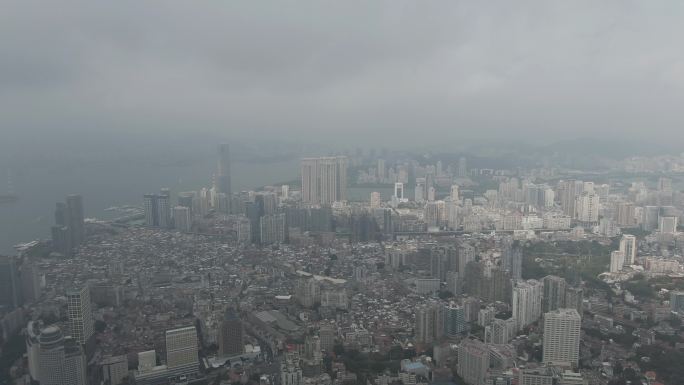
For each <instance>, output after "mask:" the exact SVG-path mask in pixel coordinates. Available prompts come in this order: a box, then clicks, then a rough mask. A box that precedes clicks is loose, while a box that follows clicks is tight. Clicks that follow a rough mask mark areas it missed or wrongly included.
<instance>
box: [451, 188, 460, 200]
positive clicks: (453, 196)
mask: <svg viewBox="0 0 684 385" xmlns="http://www.w3.org/2000/svg"><path fill="white" fill-rule="evenodd" d="M458 189H459V187H458V185H457V184H454V185H451V193H450V194H449V196H450V197H451V201H452V202H459V201H460V200H461V197H460V196H459V192H458Z"/></svg>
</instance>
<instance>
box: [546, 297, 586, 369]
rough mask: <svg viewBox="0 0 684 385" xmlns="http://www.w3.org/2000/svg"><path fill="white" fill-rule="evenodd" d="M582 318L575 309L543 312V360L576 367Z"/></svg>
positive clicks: (553, 363)
mask: <svg viewBox="0 0 684 385" xmlns="http://www.w3.org/2000/svg"><path fill="white" fill-rule="evenodd" d="M581 325H582V318H581V317H580V315H579V313H578V312H577V310H575V309H558V310H554V311H552V312H549V313H546V314H544V350H543V351H542V353H543V360H542V361H543V362H544V363H547V364H550V365H559V366H568V367H569V366H573V367H576V366H577V363H578V360H579V346H580V327H581Z"/></svg>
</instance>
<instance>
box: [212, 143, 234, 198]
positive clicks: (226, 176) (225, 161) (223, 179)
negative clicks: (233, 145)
mask: <svg viewBox="0 0 684 385" xmlns="http://www.w3.org/2000/svg"><path fill="white" fill-rule="evenodd" d="M216 187H217V189H218V192H219V193H223V194H226V195H227V196H229V197H230V195H231V193H232V191H231V186H230V148H229V146H228V144H226V143H223V144H220V145H219V147H218V165H217V169H216Z"/></svg>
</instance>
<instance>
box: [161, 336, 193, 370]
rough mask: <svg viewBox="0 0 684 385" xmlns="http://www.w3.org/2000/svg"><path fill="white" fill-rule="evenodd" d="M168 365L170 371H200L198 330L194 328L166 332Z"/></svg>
mask: <svg viewBox="0 0 684 385" xmlns="http://www.w3.org/2000/svg"><path fill="white" fill-rule="evenodd" d="M166 365H167V366H168V367H169V369H175V368H182V367H188V369H194V370H197V369H198V365H199V358H198V355H197V330H196V329H195V327H194V326H188V327H184V328H180V329H173V330H167V331H166Z"/></svg>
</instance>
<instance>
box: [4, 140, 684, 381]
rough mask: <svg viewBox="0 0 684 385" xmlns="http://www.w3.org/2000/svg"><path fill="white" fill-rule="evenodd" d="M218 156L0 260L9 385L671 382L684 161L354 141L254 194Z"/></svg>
mask: <svg viewBox="0 0 684 385" xmlns="http://www.w3.org/2000/svg"><path fill="white" fill-rule="evenodd" d="M216 159H217V161H216V164H217V166H216V168H215V169H214V170H207V174H208V175H211V174H213V180H212V181H211V183H210V184H209V185H208V186H205V187H202V186H198V187H197V190H195V191H170V190H169V189H168V188H165V187H164V186H159V192H158V193H149V194H146V195H144V196H141V197H140V201H139V202H138V203H137V204H131V205H129V206H125V207H113V208H111V209H109V210H110V211H114V212H117V213H118V214H117V215H118V217H117V218H116V219H113V220H99V219H95V218H90V217H88V218H87V217H86V216H87V215H89V214H90V213H85V212H84V205H83V201H84V200H86V199H88V197H87V196H80V195H70V196H67V197H66V198H65V199H64V201H63V202H58V203H57V204H56V209H55V212H54V226H53V227H52V239H49V240H38V241H34V242H30V243H26V244H20V245H17V247H16V249H17V253H16V255H12V256H3V257H2V259H1V260H0V263H1V264H0V274H1V276H0V283H2V288H1V290H0V294H1V297H0V300H1V302H0V306H2V307H1V308H0V309H1V310H0V311H1V313H0V314H1V316H2V318H1V321H0V327H1V330H2V341H3V345H2V368H0V369H2V371H3V373H2V375H3V377H2V380H3V381H5V382H6V383H8V384H22V385H27V384H33V383H40V384H63V385H72V384H73V385H81V384H84V385H85V384H109V385H116V384H184V383H188V384H234V383H249V384H260V385H304V384H327V385H333V384H335V385H341V384H369V385H370V384H373V385H388V384H398V383H402V384H405V385H407V384H448V383H454V384H469V385H485V384H486V385H514V384H518V385H537V384H549V385H554V384H555V385H580V384H611V385H612V384H626V383H631V384H649V385H654V384H658V383H660V384H668V385H669V384H681V383H682V381H684V372H682V367H681V362H682V360H683V359H684V352H683V349H684V339H683V338H682V336H684V333H683V332H682V329H681V324H682V317H683V316H684V269H683V266H684V265H683V264H684V260H683V258H682V255H683V252H682V248H683V247H684V246H682V245H684V243H683V242H682V241H683V240H684V232H680V230H681V227H680V225H679V219H680V217H681V216H682V214H683V211H682V209H683V208H684V192H682V191H681V190H680V189H679V188H677V187H676V186H677V183H678V182H679V181H680V180H681V177H682V172H683V170H684V155H680V156H666V155H662V156H655V157H630V158H627V159H624V160H622V161H620V162H616V163H614V164H612V165H611V167H610V168H600V169H598V168H597V169H594V170H580V169H572V168H568V167H567V166H560V165H554V164H553V161H551V160H548V159H547V160H544V161H543V162H540V164H539V165H538V166H537V167H520V166H514V167H512V168H510V169H505V168H496V169H493V168H482V167H481V166H480V165H479V164H477V163H476V162H477V161H473V162H471V161H470V159H471V157H470V156H469V155H468V154H441V155H440V154H421V155H420V156H412V155H410V154H407V153H406V152H393V151H389V150H386V149H383V150H380V151H377V150H375V149H369V150H362V149H357V150H354V151H341V152H340V153H338V154H334V155H332V156H326V157H307V158H303V159H301V169H300V175H301V179H300V180H296V181H290V182H281V183H278V184H274V185H270V186H264V187H263V188H261V189H258V190H256V191H233V190H232V189H231V158H230V148H229V146H228V145H227V144H223V145H220V146H218V149H217V152H216ZM475 159H478V160H479V161H480V162H481V163H486V162H485V161H483V160H482V159H483V158H481V157H479V158H477V157H476V158H475ZM349 186H357V187H358V186H365V187H367V188H368V190H369V191H370V193H369V194H368V197H367V198H366V199H360V200H350V199H349V197H348V192H347V190H348V189H349ZM387 191H389V192H390V193H389V194H391V195H387V193H386V192H387ZM383 192H384V193H383Z"/></svg>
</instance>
